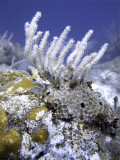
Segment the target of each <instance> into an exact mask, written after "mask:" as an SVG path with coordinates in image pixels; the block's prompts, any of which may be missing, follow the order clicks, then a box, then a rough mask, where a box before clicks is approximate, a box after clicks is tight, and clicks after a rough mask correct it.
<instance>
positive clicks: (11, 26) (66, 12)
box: [0, 0, 120, 47]
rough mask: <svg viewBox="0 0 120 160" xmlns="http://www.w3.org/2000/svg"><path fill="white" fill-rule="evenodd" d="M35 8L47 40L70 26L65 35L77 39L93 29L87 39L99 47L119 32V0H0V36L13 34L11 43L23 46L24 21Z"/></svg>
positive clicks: (33, 13)
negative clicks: (6, 33)
mask: <svg viewBox="0 0 120 160" xmlns="http://www.w3.org/2000/svg"><path fill="white" fill-rule="evenodd" d="M36 11H41V12H42V18H41V19H40V21H39V28H38V29H39V30H41V31H45V30H49V31H50V33H51V36H50V37H51V38H50V39H52V37H53V36H55V35H56V36H59V35H60V33H61V32H62V31H63V29H64V28H65V26H67V25H70V26H71V32H70V33H69V35H68V38H74V40H75V41H77V40H81V39H82V37H83V36H84V35H85V33H86V32H87V31H88V30H89V29H93V30H94V34H93V36H92V37H91V40H95V42H96V45H97V46H98V47H100V46H101V45H102V44H103V43H105V42H107V40H108V37H109V36H110V35H112V34H114V33H117V32H118V31H120V0H0V35H2V34H3V33H4V32H5V31H6V30H7V31H8V33H9V34H10V33H14V37H13V42H19V43H20V44H21V45H22V46H24V43H25V33H24V24H25V22H26V21H31V19H32V17H33V16H34V15H35V13H36Z"/></svg>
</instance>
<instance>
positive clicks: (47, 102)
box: [0, 12, 119, 160]
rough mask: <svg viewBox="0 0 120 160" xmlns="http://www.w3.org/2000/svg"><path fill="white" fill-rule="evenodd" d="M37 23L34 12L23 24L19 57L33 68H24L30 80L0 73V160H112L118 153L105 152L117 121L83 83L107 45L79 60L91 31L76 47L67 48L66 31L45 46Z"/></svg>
mask: <svg viewBox="0 0 120 160" xmlns="http://www.w3.org/2000/svg"><path fill="white" fill-rule="evenodd" d="M40 17H41V13H40V12H37V13H36V14H35V16H34V17H33V19H32V21H31V22H30V23H29V22H26V23H25V34H26V42H25V54H26V56H27V57H28V59H29V60H30V62H32V64H33V66H30V67H29V68H30V69H31V74H32V75H30V74H29V73H28V72H26V71H20V70H13V69H12V70H11V69H4V70H3V71H0V75H1V76H0V85H1V90H0V99H1V100H0V115H1V116H0V158H2V159H3V157H4V158H6V159H8V158H9V157H11V158H12V159H33V160H34V159H35V160H37V159H40V160H44V159H47V160H56V159H57V160H68V159H75V160H76V159H85V160H91V159H96V160H99V159H104V160H107V159H110V157H112V158H113V156H112V154H111V153H115V154H116V153H117V150H118V148H119V147H118V146H117V145H116V146H115V147H116V151H114V150H115V147H113V148H112V145H111V152H109V149H110V148H109V147H110V145H109V143H112V142H114V141H115V137H116V134H117V120H118V119H117V118H116V116H115V113H114V111H113V110H112V108H111V107H109V105H108V104H107V103H106V101H105V100H104V99H103V98H102V97H101V95H100V93H98V92H95V91H94V90H93V89H92V82H90V81H87V75H88V73H89V72H90V69H91V68H92V67H93V65H94V64H96V63H97V62H98V61H99V59H100V58H101V57H102V56H103V54H104V52H105V51H106V49H107V47H108V44H107V43H105V44H104V45H103V46H102V47H101V49H100V50H99V51H98V53H97V52H94V53H91V54H90V55H88V56H84V57H83V54H84V51H85V49H86V48H87V41H88V40H89V38H90V37H91V35H92V34H93V30H89V31H88V32H87V33H86V34H85V36H84V38H83V39H82V40H81V41H78V42H76V43H75V42H74V40H73V39H70V40H68V42H67V40H66V37H67V34H68V32H69V31H70V26H67V27H66V28H65V29H64V31H63V32H62V33H61V35H60V36H59V37H57V36H55V37H53V40H52V41H51V43H49V42H48V37H49V35H50V33H49V31H46V32H45V33H44V34H43V33H42V32H41V31H38V32H37V27H38V25H37V22H38V20H39V18H40ZM42 34H43V36H42ZM40 37H42V38H41V41H40V43H38V42H39V38H40ZM67 54H68V56H67V59H66V61H65V57H66V55H67ZM48 82H49V83H48ZM113 138H114V139H113ZM107 146H108V147H107ZM117 147H118V148H117ZM104 150H105V152H104ZM117 154H118V153H117Z"/></svg>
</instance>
